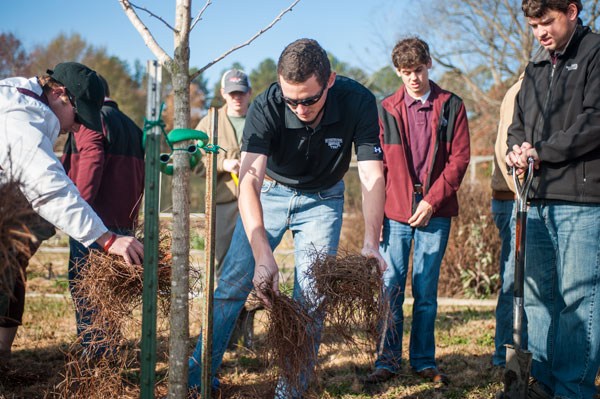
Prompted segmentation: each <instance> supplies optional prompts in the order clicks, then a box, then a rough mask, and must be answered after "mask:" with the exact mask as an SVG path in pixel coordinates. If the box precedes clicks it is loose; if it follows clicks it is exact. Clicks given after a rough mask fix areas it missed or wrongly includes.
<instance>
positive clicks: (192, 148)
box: [158, 144, 198, 164]
mask: <svg viewBox="0 0 600 399" xmlns="http://www.w3.org/2000/svg"><path fill="white" fill-rule="evenodd" d="M175 151H186V152H187V153H189V154H190V155H194V154H195V153H196V152H198V146H197V145H195V144H192V145H190V146H188V147H187V148H172V149H171V153H170V154H166V153H163V154H160V157H159V158H158V159H159V160H160V162H161V163H164V164H166V163H168V162H169V161H170V160H171V156H172V155H173V152H175Z"/></svg>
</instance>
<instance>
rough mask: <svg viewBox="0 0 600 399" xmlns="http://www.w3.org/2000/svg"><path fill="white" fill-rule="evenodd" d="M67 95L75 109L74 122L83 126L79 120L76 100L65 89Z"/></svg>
mask: <svg viewBox="0 0 600 399" xmlns="http://www.w3.org/2000/svg"><path fill="white" fill-rule="evenodd" d="M65 94H66V95H67V98H68V99H69V102H70V103H71V106H72V107H73V112H74V115H73V120H74V121H75V123H78V124H80V125H81V121H80V120H79V115H77V105H76V104H75V99H74V98H73V96H72V95H71V93H69V91H68V90H67V89H66V88H65Z"/></svg>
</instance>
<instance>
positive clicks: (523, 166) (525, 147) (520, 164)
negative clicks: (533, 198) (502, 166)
mask: <svg viewBox="0 0 600 399" xmlns="http://www.w3.org/2000/svg"><path fill="white" fill-rule="evenodd" d="M529 158H533V161H534V164H533V166H534V167H535V169H539V168H540V158H539V156H538V153H537V151H536V150H535V148H534V147H533V146H532V145H531V143H528V142H524V143H523V144H521V146H520V147H519V146H518V145H514V146H513V149H512V151H511V152H509V153H508V154H507V155H506V164H507V165H508V166H509V167H514V168H515V169H516V172H517V176H519V175H521V174H523V172H525V171H526V170H527V169H528V168H529V163H528V161H527V160H528V159H529Z"/></svg>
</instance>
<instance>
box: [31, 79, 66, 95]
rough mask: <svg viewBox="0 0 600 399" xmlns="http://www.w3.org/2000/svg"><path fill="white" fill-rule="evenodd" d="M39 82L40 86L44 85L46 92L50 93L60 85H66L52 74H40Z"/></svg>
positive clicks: (43, 88)
mask: <svg viewBox="0 0 600 399" xmlns="http://www.w3.org/2000/svg"><path fill="white" fill-rule="evenodd" d="M37 79H38V82H39V83H40V86H42V90H43V91H44V94H46V95H48V94H50V93H51V92H52V90H54V89H58V88H59V87H65V86H64V85H63V84H62V83H60V82H58V81H56V80H54V78H53V77H52V76H50V75H44V76H38V78H37Z"/></svg>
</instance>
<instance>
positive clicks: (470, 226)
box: [439, 179, 500, 298]
mask: <svg viewBox="0 0 600 399" xmlns="http://www.w3.org/2000/svg"><path fill="white" fill-rule="evenodd" d="M458 201H459V205H460V213H459V216H458V217H456V218H454V219H453V220H452V228H451V230H450V237H449V239H448V247H447V249H446V254H445V255H444V259H443V261H442V269H441V272H440V284H439V295H444V296H456V295H461V296H467V297H475V298H486V297H488V296H489V295H491V294H492V293H495V292H496V291H497V290H498V289H499V287H500V278H499V275H498V271H499V270H500V267H499V265H498V258H499V255H500V238H499V237H498V230H497V229H496V225H495V224H494V221H493V219H492V212H491V205H490V201H491V189H490V188H489V181H487V180H485V179H484V180H480V181H477V182H475V183H470V182H468V181H465V182H463V184H462V186H461V188H460V190H459V191H458Z"/></svg>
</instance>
